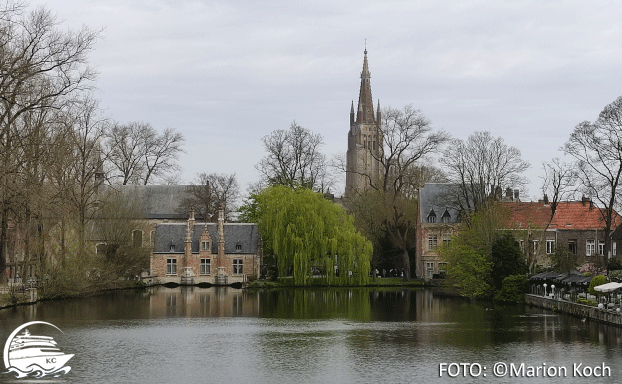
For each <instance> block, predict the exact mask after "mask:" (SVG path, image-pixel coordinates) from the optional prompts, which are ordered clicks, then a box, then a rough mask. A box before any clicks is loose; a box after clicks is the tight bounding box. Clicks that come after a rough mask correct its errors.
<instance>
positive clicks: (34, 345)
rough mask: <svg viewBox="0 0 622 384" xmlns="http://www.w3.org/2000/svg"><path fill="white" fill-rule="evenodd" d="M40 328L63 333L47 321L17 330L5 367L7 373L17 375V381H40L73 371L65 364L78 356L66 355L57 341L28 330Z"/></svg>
mask: <svg viewBox="0 0 622 384" xmlns="http://www.w3.org/2000/svg"><path fill="white" fill-rule="evenodd" d="M37 324H43V325H47V326H50V327H53V328H55V329H57V330H58V331H60V332H61V333H63V331H61V330H60V328H58V327H57V326H55V325H54V324H50V323H46V322H44V321H31V322H29V323H26V324H22V325H21V326H19V327H17V328H16V329H15V330H14V331H13V333H11V335H10V336H9V338H8V339H7V341H6V344H5V345H4V355H3V356H4V365H5V367H6V369H7V372H4V373H14V374H16V375H17V376H16V378H23V377H36V378H39V377H44V376H52V377H58V376H60V375H64V374H67V373H68V372H69V371H70V370H71V367H70V366H66V365H65V364H67V362H68V361H69V360H70V359H71V358H72V357H73V356H74V355H72V354H65V353H63V352H62V351H61V350H60V349H59V348H58V346H57V344H56V341H54V338H53V337H50V336H43V335H41V336H39V335H33V334H31V333H30V331H29V330H28V329H27V327H31V326H33V325H37ZM22 330H23V331H22ZM20 332H21V333H20Z"/></svg>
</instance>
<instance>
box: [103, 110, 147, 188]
mask: <svg viewBox="0 0 622 384" xmlns="http://www.w3.org/2000/svg"><path fill="white" fill-rule="evenodd" d="M152 129H153V128H152V127H151V126H150V125H149V124H147V123H139V122H132V123H129V124H118V123H116V124H114V125H113V126H112V127H111V128H110V130H108V131H107V132H106V141H105V142H106V148H107V151H108V153H109V154H110V156H109V157H108V161H109V162H110V163H111V164H112V168H113V173H112V174H111V175H110V176H109V178H111V179H118V180H120V181H121V184H123V185H127V184H139V183H141V180H142V175H143V174H144V172H145V168H144V162H143V156H144V155H145V152H146V148H145V137H146V136H148V135H150V134H151V130H152Z"/></svg>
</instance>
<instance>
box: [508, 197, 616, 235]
mask: <svg viewBox="0 0 622 384" xmlns="http://www.w3.org/2000/svg"><path fill="white" fill-rule="evenodd" d="M505 204H507V206H508V207H509V208H510V210H511V212H512V213H511V217H510V223H509V224H510V227H519V228H544V227H546V224H547V223H548V221H549V218H550V215H551V206H550V205H544V203H543V202H528V203H527V202H508V203H505ZM620 223H622V217H621V216H620V215H619V214H618V213H617V212H615V211H614V220H613V223H612V225H611V230H614V229H615V228H616V227H617V226H618V225H619V224H620ZM604 227H605V222H604V221H603V215H602V214H601V209H600V208H598V207H596V206H594V205H593V204H591V203H589V202H582V201H568V202H561V203H559V204H558V205H557V210H556V211H555V217H554V218H553V220H552V221H551V224H550V226H549V229H601V228H604Z"/></svg>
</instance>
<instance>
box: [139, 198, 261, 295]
mask: <svg viewBox="0 0 622 384" xmlns="http://www.w3.org/2000/svg"><path fill="white" fill-rule="evenodd" d="M260 256H261V236H260V234H259V226H258V225H257V224H252V223H225V222H224V213H223V211H222V210H220V211H219V213H218V222H217V223H195V219H194V214H193V213H191V215H190V218H189V219H188V220H187V222H186V223H161V224H158V225H157V226H156V230H155V239H154V244H153V253H152V255H151V260H150V272H151V275H150V279H152V283H154V284H165V283H178V284H199V283H209V284H217V285H227V284H232V283H241V282H245V281H248V280H249V278H250V277H251V276H257V275H258V274H259V267H260V263H261V257H260Z"/></svg>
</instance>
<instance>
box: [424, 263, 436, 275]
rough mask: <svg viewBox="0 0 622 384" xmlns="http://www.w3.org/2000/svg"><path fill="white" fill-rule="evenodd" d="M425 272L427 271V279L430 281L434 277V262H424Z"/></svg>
mask: <svg viewBox="0 0 622 384" xmlns="http://www.w3.org/2000/svg"><path fill="white" fill-rule="evenodd" d="M425 264H426V270H427V271H428V279H432V278H433V277H434V262H430V261H428V262H426V263H425Z"/></svg>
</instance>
